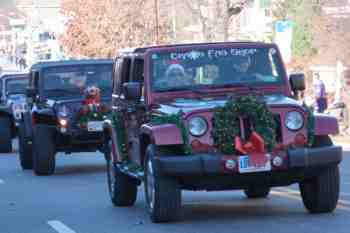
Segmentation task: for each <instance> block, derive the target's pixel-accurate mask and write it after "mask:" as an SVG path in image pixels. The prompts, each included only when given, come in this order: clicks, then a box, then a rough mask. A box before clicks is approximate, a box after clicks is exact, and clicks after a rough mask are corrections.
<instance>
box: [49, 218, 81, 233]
mask: <svg viewBox="0 0 350 233" xmlns="http://www.w3.org/2000/svg"><path fill="white" fill-rule="evenodd" d="M47 224H49V225H50V226H51V227H52V228H53V229H54V230H55V231H57V232H58V233H76V232H75V231H73V230H72V229H70V228H69V227H67V226H66V225H64V224H63V223H62V222H60V221H57V220H51V221H48V222H47Z"/></svg>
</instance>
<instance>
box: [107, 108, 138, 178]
mask: <svg viewBox="0 0 350 233" xmlns="http://www.w3.org/2000/svg"><path fill="white" fill-rule="evenodd" d="M111 119H112V125H113V127H114V129H115V132H116V137H117V149H118V151H119V153H120V155H121V159H122V162H121V163H120V164H119V165H118V166H119V168H120V170H121V171H122V172H124V173H127V174H130V175H132V176H134V177H137V178H139V179H143V177H144V172H143V169H142V167H141V166H140V165H138V164H136V163H134V162H132V161H130V159H129V154H128V148H127V141H126V138H127V136H126V131H125V126H124V120H123V114H122V113H121V112H116V113H114V114H112V116H111Z"/></svg>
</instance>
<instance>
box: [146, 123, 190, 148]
mask: <svg viewBox="0 0 350 233" xmlns="http://www.w3.org/2000/svg"><path fill="white" fill-rule="evenodd" d="M169 132H171V134H169ZM140 134H141V135H140V136H141V137H142V135H147V136H148V137H149V138H150V140H151V143H152V144H154V145H156V146H172V145H183V144H184V142H183V139H182V136H181V131H180V129H179V128H178V127H177V126H176V125H174V124H162V125H152V124H144V125H142V126H141V130H140Z"/></svg>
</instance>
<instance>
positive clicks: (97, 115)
mask: <svg viewBox="0 0 350 233" xmlns="http://www.w3.org/2000/svg"><path fill="white" fill-rule="evenodd" d="M106 117H107V116H106V114H104V113H102V112H96V111H88V113H87V114H84V115H80V116H79V119H78V124H79V125H80V126H82V125H87V123H88V122H89V121H103V120H105V119H106Z"/></svg>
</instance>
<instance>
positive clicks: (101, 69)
mask: <svg viewBox="0 0 350 233" xmlns="http://www.w3.org/2000/svg"><path fill="white" fill-rule="evenodd" d="M39 85H40V86H41V87H40V92H41V95H43V96H44V97H45V98H53V99H56V98H76V97H79V96H82V95H83V94H84V90H85V89H86V88H87V87H89V86H97V87H98V88H100V90H101V96H102V97H109V96H111V95H112V64H107V63H106V64H104V63H98V64H79V63H78V64H70V65H61V66H50V67H45V68H42V69H41V70H40V84H39Z"/></svg>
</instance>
